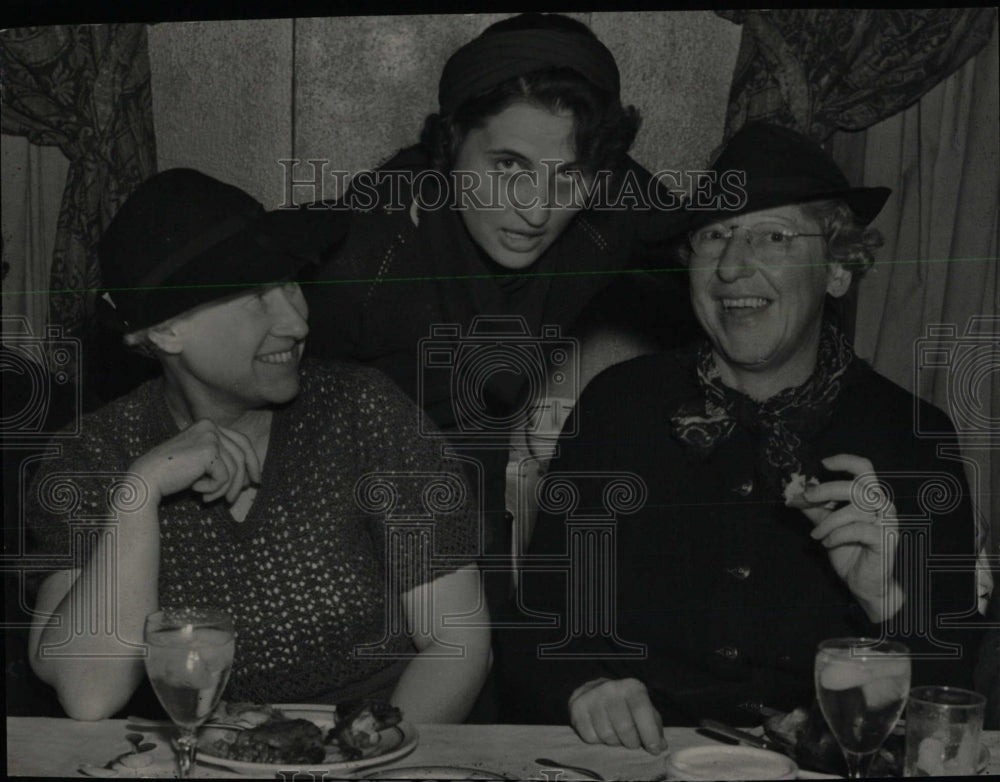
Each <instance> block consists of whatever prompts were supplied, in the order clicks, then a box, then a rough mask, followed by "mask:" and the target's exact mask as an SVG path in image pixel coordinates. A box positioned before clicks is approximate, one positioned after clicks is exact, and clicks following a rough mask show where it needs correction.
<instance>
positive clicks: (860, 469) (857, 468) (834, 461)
mask: <svg viewBox="0 0 1000 782" xmlns="http://www.w3.org/2000/svg"><path fill="white" fill-rule="evenodd" d="M821 462H822V464H823V466H824V467H826V469H828V470H829V471H830V472H846V473H850V474H851V475H853V476H854V477H855V478H856V477H858V476H859V475H864V474H865V473H866V472H875V468H874V467H872V463H871V462H870V461H869V460H868V459H866V458H865V457H863V456H855V455H854V454H850V453H838V454H836V455H835V456H828V457H826V458H825V459H822V460H821Z"/></svg>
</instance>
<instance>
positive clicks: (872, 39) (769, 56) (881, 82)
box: [716, 8, 996, 143]
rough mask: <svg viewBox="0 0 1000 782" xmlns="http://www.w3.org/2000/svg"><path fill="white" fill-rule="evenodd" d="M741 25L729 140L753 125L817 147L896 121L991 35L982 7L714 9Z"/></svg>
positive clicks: (989, 17)
mask: <svg viewBox="0 0 1000 782" xmlns="http://www.w3.org/2000/svg"><path fill="white" fill-rule="evenodd" d="M716 13H717V14H719V15H720V16H722V17H724V18H726V19H729V20H730V21H733V22H736V23H737V24H742V25H743V38H742V41H741V43H740V53H739V55H738V57H737V61H736V68H735V71H734V74H733V83H732V86H731V88H730V93H729V109H728V111H727V113H726V131H725V138H726V139H728V138H729V137H730V136H731V135H732V134H733V133H735V132H736V131H737V130H739V129H740V128H741V127H743V125H745V124H746V123H747V122H749V121H750V120H766V121H768V122H772V123H774V124H776V125H783V126H785V127H789V128H794V129H795V130H798V131H799V132H801V133H805V134H806V135H808V136H811V137H812V138H813V139H815V140H816V141H818V142H821V143H822V142H823V141H826V139H827V138H829V137H830V135H831V134H832V133H833V132H834V131H835V130H861V129H863V128H866V127H868V126H870V125H873V124H874V123H876V122H878V121H879V120H881V119H885V118H886V117H889V116H892V115H893V114H895V113H896V112H897V111H900V110H902V109H904V108H906V107H907V106H909V105H910V104H912V103H913V102H914V101H916V100H918V99H919V98H920V97H921V96H922V95H923V94H924V93H926V92H927V91H928V90H930V89H931V88H932V87H933V86H934V85H935V84H937V83H938V82H940V81H941V80H942V79H944V78H945V77H947V76H948V75H949V74H951V73H952V72H953V71H955V70H956V69H957V68H958V67H960V66H961V65H962V64H963V63H964V62H965V61H966V60H968V59H969V57H971V56H972V55H974V54H975V53H976V52H978V51H979V50H980V49H982V48H983V46H985V45H986V42H987V41H988V40H989V39H990V35H991V33H992V31H993V23H994V20H995V19H996V12H995V11H994V10H993V9H990V8H985V9H979V8H957V9H952V8H921V9H894V10H861V9H852V10H841V9H835V8H810V9H801V10H776V11H716Z"/></svg>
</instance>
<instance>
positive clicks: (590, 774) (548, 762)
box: [535, 758, 604, 782]
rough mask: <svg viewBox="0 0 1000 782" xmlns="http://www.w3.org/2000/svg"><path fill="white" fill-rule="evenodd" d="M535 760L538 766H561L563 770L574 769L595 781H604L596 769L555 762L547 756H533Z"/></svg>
mask: <svg viewBox="0 0 1000 782" xmlns="http://www.w3.org/2000/svg"><path fill="white" fill-rule="evenodd" d="M535 762H536V763H537V764H538V765H539V766H547V767H548V768H561V769H563V770H564V771H575V772H576V773H577V774H583V775H584V776H588V777H590V778H591V779H596V780H597V782H604V777H602V776H601V775H600V774H598V773H597V772H596V771H592V770H591V769H589V768H582V767H580V766H571V765H569V764H568V763H557V762H556V761H554V760H551V759H549V758H535Z"/></svg>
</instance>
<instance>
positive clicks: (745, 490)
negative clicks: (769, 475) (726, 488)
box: [733, 478, 753, 497]
mask: <svg viewBox="0 0 1000 782" xmlns="http://www.w3.org/2000/svg"><path fill="white" fill-rule="evenodd" d="M733 491H734V492H736V493H737V494H739V495H740V496H741V497H749V496H750V495H751V494H752V493H753V481H752V480H750V479H749V478H747V479H746V480H745V481H743V483H741V484H740V485H739V486H737V487H735V488H734V489H733Z"/></svg>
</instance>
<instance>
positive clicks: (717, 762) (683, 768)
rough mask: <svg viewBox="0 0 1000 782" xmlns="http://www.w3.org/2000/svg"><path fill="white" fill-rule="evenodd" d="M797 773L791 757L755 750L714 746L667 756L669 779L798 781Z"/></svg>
mask: <svg viewBox="0 0 1000 782" xmlns="http://www.w3.org/2000/svg"><path fill="white" fill-rule="evenodd" d="M798 771H799V768H798V766H797V765H796V764H795V761H793V760H792V759H791V758H788V757H785V756H784V755H780V754H778V753H777V752H770V751H768V750H766V749H757V748H755V747H744V746H733V745H720V744H712V745H704V746H699V747H688V748H686V749H679V750H677V751H676V752H671V753H670V754H669V755H667V779H692V780H714V779H726V780H729V779H795V777H796V775H797V774H798Z"/></svg>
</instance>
